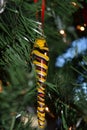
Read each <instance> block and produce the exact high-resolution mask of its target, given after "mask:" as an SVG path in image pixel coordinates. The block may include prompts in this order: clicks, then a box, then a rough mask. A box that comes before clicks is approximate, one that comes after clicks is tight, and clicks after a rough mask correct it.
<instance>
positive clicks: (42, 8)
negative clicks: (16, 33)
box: [34, 0, 46, 29]
mask: <svg viewBox="0 0 87 130" xmlns="http://www.w3.org/2000/svg"><path fill="white" fill-rule="evenodd" d="M37 2H38V0H34V3H37ZM45 5H46V3H45V0H42V5H41V21H40V22H41V24H42V26H41V28H42V29H43V26H44V16H45ZM36 18H37V13H36ZM38 19H39V18H38Z"/></svg>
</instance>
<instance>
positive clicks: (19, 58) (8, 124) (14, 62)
mask: <svg viewBox="0 0 87 130" xmlns="http://www.w3.org/2000/svg"><path fill="white" fill-rule="evenodd" d="M73 2H76V4H77V6H76V7H75V6H74V5H73V4H72V0H62V1H58V0H52V1H49V0H48V1H47V2H46V11H45V12H46V13H45V21H44V28H43V29H44V33H45V35H46V39H47V43H48V46H49V50H50V52H49V55H50V62H49V71H48V77H47V82H46V86H47V87H46V105H47V106H48V107H49V108H50V110H51V111H52V112H54V114H56V113H57V114H59V113H60V112H61V110H63V112H64V113H63V115H61V116H62V121H63V127H64V128H65V129H67V127H68V126H69V122H68V119H70V117H72V122H73V123H76V120H75V118H76V117H77V116H78V115H77V113H76V109H75V111H74V103H73V101H74V100H73V99H74V96H75V94H74V92H75V91H74V87H75V86H74V84H75V82H76V76H75V74H74V72H73V71H72V69H71V64H72V63H69V64H67V65H66V66H64V68H62V69H59V68H58V69H56V68H55V59H56V56H58V55H60V54H62V52H63V51H64V50H65V49H66V48H67V47H68V43H70V42H71V41H72V40H73V39H75V38H77V35H76V33H75V32H73V33H71V32H69V30H68V27H70V26H72V24H73V17H72V16H73V14H74V13H75V12H76V11H77V10H78V9H79V8H82V5H81V3H80V1H79V2H78V1H77V0H74V1H73ZM37 10H38V12H40V11H41V1H39V2H38V3H36V4H34V2H33V1H31V0H9V1H7V3H6V7H5V10H4V12H3V13H2V14H0V80H1V81H2V87H3V91H2V92H1V93H0V129H5V130H13V129H15V130H22V129H23V130H26V129H29V130H31V129H32V128H30V124H29V123H27V124H26V125H23V123H22V122H21V120H19V122H17V119H16V116H17V114H22V113H24V115H26V107H27V106H28V105H31V104H36V80H35V76H36V75H35V70H34V67H33V65H32V61H31V51H32V48H33V43H34V40H35V39H36V37H38V36H41V35H42V33H41V31H42V30H41V29H40V28H39V27H38V26H39V25H40V24H41V23H40V21H39V19H40V18H39V19H36V12H37ZM57 16H59V17H60V19H61V21H62V23H61V24H62V26H63V29H65V31H66V32H67V36H66V38H65V41H66V42H65V41H64V37H63V36H62V35H60V33H59V31H60V29H59V25H57V24H58V23H56V22H55V21H56V17H57ZM84 60H85V58H84ZM83 69H84V70H85V71H87V70H86V67H83ZM80 74H81V73H80ZM85 77H86V76H85ZM83 98H84V97H83V94H82V95H81V93H80V99H81V100H80V101H78V102H77V103H76V104H78V105H79V106H80V107H81V105H82V101H83ZM54 101H55V102H54ZM85 106H86V104H84V107H85ZM71 107H72V109H71ZM80 109H82V108H80ZM84 113H85V112H84ZM73 120H74V121H73ZM66 124H67V125H66Z"/></svg>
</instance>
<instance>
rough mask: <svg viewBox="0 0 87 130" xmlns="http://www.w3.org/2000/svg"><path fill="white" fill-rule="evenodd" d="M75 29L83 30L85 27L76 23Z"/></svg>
mask: <svg viewBox="0 0 87 130" xmlns="http://www.w3.org/2000/svg"><path fill="white" fill-rule="evenodd" d="M77 29H79V30H80V31H84V30H85V27H84V26H81V25H77Z"/></svg>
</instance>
